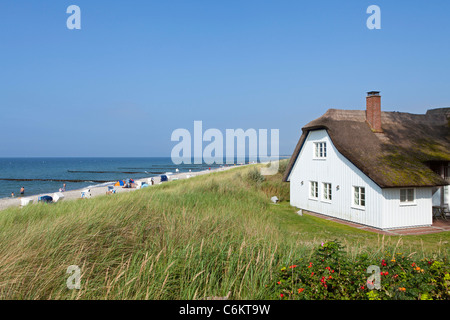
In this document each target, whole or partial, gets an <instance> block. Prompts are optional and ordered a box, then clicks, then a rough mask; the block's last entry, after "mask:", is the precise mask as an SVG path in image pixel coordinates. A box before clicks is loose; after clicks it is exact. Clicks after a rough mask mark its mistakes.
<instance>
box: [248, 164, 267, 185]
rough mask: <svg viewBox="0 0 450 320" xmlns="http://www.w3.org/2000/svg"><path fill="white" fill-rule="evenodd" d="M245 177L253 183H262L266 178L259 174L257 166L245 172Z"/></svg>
mask: <svg viewBox="0 0 450 320" xmlns="http://www.w3.org/2000/svg"><path fill="white" fill-rule="evenodd" d="M247 179H248V180H250V181H251V182H253V183H262V182H264V180H266V178H265V177H264V176H263V175H262V174H261V172H260V170H259V169H258V168H252V169H251V170H249V172H248V173H247Z"/></svg>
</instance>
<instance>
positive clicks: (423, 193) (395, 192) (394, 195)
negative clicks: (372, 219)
mask: <svg viewBox="0 0 450 320" xmlns="http://www.w3.org/2000/svg"><path fill="white" fill-rule="evenodd" d="M431 193H432V188H415V201H414V204H406V205H402V204H400V189H398V188H388V189H383V198H384V200H383V226H384V228H401V227H411V226H426V225H431V224H432V223H433V213H432V207H433V206H432V200H431Z"/></svg>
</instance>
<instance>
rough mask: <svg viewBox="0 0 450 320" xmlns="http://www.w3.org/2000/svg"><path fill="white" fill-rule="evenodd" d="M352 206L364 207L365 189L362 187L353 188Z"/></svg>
mask: <svg viewBox="0 0 450 320" xmlns="http://www.w3.org/2000/svg"><path fill="white" fill-rule="evenodd" d="M353 205H355V206H358V207H365V206H366V189H365V188H363V187H353Z"/></svg>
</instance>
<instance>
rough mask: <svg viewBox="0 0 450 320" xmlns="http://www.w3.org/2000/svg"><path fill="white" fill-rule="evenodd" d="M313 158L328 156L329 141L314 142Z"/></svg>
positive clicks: (320, 158) (318, 158) (322, 158)
mask: <svg viewBox="0 0 450 320" xmlns="http://www.w3.org/2000/svg"><path fill="white" fill-rule="evenodd" d="M313 149H314V150H313V159H317V160H324V159H326V158H327V142H326V141H317V142H314V148H313Z"/></svg>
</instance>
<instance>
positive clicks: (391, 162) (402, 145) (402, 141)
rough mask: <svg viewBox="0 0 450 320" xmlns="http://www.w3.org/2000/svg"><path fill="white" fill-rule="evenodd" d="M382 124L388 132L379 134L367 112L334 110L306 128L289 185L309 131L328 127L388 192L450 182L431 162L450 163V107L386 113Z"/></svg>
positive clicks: (343, 148) (341, 146) (350, 156)
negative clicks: (372, 128)
mask: <svg viewBox="0 0 450 320" xmlns="http://www.w3.org/2000/svg"><path fill="white" fill-rule="evenodd" d="M381 126H382V129H383V132H382V133H375V132H373V131H372V130H371V128H370V127H369V125H368V124H367V123H366V118H365V111H364V110H336V109H330V110H328V111H327V112H326V113H325V114H324V115H323V116H321V117H320V118H318V119H316V120H314V121H311V122H310V123H308V124H307V125H306V126H305V127H303V128H302V130H303V134H302V136H301V137H300V140H299V142H298V144H297V146H296V148H295V150H294V153H293V155H292V157H291V160H290V162H289V165H288V167H287V169H286V172H285V175H284V181H287V179H288V177H289V174H290V172H291V170H292V168H293V166H294V163H295V161H296V160H297V157H298V155H299V153H300V150H301V148H302V146H303V143H304V141H305V139H306V136H307V134H308V132H309V131H311V130H318V129H326V130H327V132H328V135H329V136H330V138H331V140H332V142H333V144H334V145H335V147H336V148H337V150H338V151H339V152H340V153H341V154H342V155H344V156H345V157H346V158H347V159H348V160H349V161H350V162H352V163H353V164H354V165H355V166H356V167H357V168H359V169H360V170H361V171H362V172H363V173H364V174H366V175H367V176H368V177H369V178H370V179H372V180H373V181H374V182H375V183H376V184H377V185H379V186H380V187H382V188H389V187H419V186H421V187H425V186H442V185H447V184H448V183H447V182H446V181H445V180H444V179H442V178H441V177H440V176H439V175H437V174H436V173H434V172H433V171H432V170H431V169H430V168H429V166H428V165H427V163H428V162H431V161H450V108H441V109H434V110H428V112H427V113H426V114H410V113H403V112H382V113H381Z"/></svg>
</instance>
